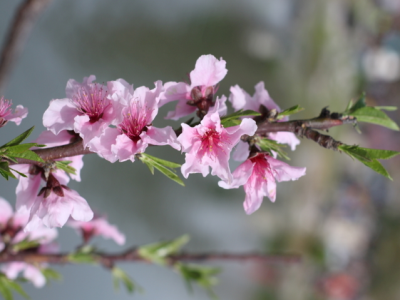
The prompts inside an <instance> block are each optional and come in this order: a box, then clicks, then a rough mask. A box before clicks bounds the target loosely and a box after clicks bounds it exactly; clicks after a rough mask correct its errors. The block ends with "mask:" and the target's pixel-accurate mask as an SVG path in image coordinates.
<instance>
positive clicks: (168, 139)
mask: <svg viewBox="0 0 400 300" xmlns="http://www.w3.org/2000/svg"><path fill="white" fill-rule="evenodd" d="M144 139H145V140H146V143H148V144H152V145H160V146H161V145H170V146H171V147H172V148H174V149H176V150H181V145H180V144H179V143H178V140H177V138H176V134H175V131H174V130H173V129H172V127H171V126H167V127H164V128H156V127H153V126H150V127H149V128H148V129H147V131H146V137H145V138H144Z"/></svg>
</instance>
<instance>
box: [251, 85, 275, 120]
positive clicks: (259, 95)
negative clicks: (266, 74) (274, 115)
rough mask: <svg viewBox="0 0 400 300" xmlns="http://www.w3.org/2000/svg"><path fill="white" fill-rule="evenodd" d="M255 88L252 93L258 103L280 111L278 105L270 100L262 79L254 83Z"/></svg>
mask: <svg viewBox="0 0 400 300" xmlns="http://www.w3.org/2000/svg"><path fill="white" fill-rule="evenodd" d="M255 90H256V92H255V94H254V99H255V100H256V101H257V102H258V103H259V104H262V105H264V106H265V107H266V108H268V109H269V110H271V109H276V110H277V111H278V112H280V111H281V109H280V108H279V106H278V105H277V104H276V103H275V102H274V100H272V98H271V97H270V95H269V93H268V91H267V90H266V89H265V86H264V82H263V81H260V82H259V83H257V84H256V86H255Z"/></svg>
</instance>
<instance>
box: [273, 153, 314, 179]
mask: <svg viewBox="0 0 400 300" xmlns="http://www.w3.org/2000/svg"><path fill="white" fill-rule="evenodd" d="M268 163H269V164H270V166H271V168H272V169H273V170H274V175H275V178H276V180H278V181H279V182H281V181H290V180H297V179H299V178H300V177H301V176H304V175H305V174H306V168H300V167H292V166H290V165H288V164H287V163H284V162H283V161H280V160H277V159H275V158H272V157H268Z"/></svg>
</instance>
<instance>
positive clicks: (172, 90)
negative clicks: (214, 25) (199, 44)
mask: <svg viewBox="0 0 400 300" xmlns="http://www.w3.org/2000/svg"><path fill="white" fill-rule="evenodd" d="M227 72H228V70H227V69H226V62H225V61H224V60H223V59H222V58H220V59H219V60H218V59H217V58H216V57H215V56H213V55H211V54H208V55H202V56H200V57H199V58H198V59H197V61H196V65H195V68H194V70H192V71H191V72H190V81H191V84H190V85H189V84H187V83H184V82H167V83H165V84H164V91H163V93H162V94H161V97H160V98H161V100H160V106H162V105H164V104H166V103H168V102H171V101H175V100H178V103H177V105H176V108H175V110H174V111H170V112H169V113H168V114H167V117H166V119H172V120H178V119H179V118H181V117H184V116H187V115H189V114H191V113H193V112H195V111H196V109H200V110H204V111H206V112H207V111H208V109H209V107H210V106H213V96H214V94H215V92H216V89H217V84H218V83H219V82H220V81H221V80H222V79H224V77H225V76H226V74H227ZM188 101H189V102H188Z"/></svg>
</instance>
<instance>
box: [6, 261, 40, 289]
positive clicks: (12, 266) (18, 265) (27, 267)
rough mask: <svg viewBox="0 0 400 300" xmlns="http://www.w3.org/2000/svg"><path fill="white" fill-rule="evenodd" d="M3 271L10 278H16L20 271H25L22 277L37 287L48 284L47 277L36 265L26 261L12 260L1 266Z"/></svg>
mask: <svg viewBox="0 0 400 300" xmlns="http://www.w3.org/2000/svg"><path fill="white" fill-rule="evenodd" d="M1 271H2V272H3V273H4V274H5V275H6V276H7V278H8V279H11V280H14V279H16V278H17V277H18V274H19V273H20V272H23V275H22V277H23V278H25V279H26V280H28V281H30V282H32V283H33V285H34V286H35V287H37V288H41V287H43V286H44V285H45V284H46V277H44V275H43V273H42V272H41V271H40V269H39V268H38V267H36V266H33V265H31V264H28V263H25V262H12V263H8V264H5V265H4V266H3V267H1Z"/></svg>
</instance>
